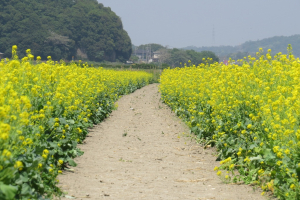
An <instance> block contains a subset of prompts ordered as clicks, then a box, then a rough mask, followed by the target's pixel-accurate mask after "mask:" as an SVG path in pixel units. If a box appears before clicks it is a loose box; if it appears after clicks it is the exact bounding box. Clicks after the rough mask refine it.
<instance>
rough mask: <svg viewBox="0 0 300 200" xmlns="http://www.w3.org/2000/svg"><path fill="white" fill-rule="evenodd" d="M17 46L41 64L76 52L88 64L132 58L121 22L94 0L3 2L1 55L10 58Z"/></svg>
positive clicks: (0, 27) (129, 44) (0, 6)
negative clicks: (82, 55)
mask: <svg viewBox="0 0 300 200" xmlns="http://www.w3.org/2000/svg"><path fill="white" fill-rule="evenodd" d="M15 44H18V48H19V52H20V57H24V56H25V50H26V48H30V49H31V50H32V53H33V55H35V56H41V57H42V59H43V60H45V59H46V57H47V56H51V57H52V59H54V60H60V59H68V60H71V58H72V56H75V58H76V54H77V50H78V49H79V50H80V51H81V52H83V54H84V56H87V58H88V59H89V60H94V61H103V60H109V61H115V60H116V59H118V60H120V61H125V60H127V59H128V58H129V57H130V55H131V51H132V48H131V40H130V38H129V36H128V34H127V32H126V31H125V30H123V25H122V21H121V19H120V18H119V17H118V16H117V15H116V14H115V13H114V12H112V11H111V10H110V8H106V7H104V6H103V5H102V4H98V2H97V1H96V0H77V1H73V0H61V1H57V0H55V1H51V0H45V1H41V0H24V1H18V0H3V1H1V2H0V52H3V53H4V57H8V58H10V57H11V52H10V48H11V46H13V45H15Z"/></svg>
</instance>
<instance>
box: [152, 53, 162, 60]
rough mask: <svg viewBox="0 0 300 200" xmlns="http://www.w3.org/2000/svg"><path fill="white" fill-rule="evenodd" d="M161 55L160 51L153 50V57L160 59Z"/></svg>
mask: <svg viewBox="0 0 300 200" xmlns="http://www.w3.org/2000/svg"><path fill="white" fill-rule="evenodd" d="M160 55H161V53H160V51H154V52H153V58H154V59H156V58H157V59H158V58H159V57H160Z"/></svg>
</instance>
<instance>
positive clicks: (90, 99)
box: [0, 46, 152, 199]
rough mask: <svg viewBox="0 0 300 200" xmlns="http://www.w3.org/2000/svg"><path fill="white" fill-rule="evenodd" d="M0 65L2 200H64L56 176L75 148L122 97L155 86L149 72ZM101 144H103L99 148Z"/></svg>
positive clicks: (25, 61) (26, 61) (24, 62)
mask: <svg viewBox="0 0 300 200" xmlns="http://www.w3.org/2000/svg"><path fill="white" fill-rule="evenodd" d="M26 53H27V56H26V57H24V58H22V59H21V60H20V59H19V58H18V56H17V46H13V48H12V54H13V57H12V59H11V60H8V59H5V60H4V59H2V60H1V62H0V74H1V75H0V199H44V198H52V197H53V195H57V196H59V195H61V191H60V189H59V188H58V187H57V186H56V185H57V182H58V180H56V177H57V175H58V174H59V173H61V172H62V171H61V170H62V169H66V168H67V164H68V165H70V166H75V165H76V163H75V162H74V161H73V160H72V159H73V158H74V157H76V156H79V155H81V154H82V152H81V151H80V150H79V149H78V148H77V147H76V145H77V144H78V143H81V142H82V141H83V139H84V138H85V136H86V135H87V133H88V128H89V127H92V126H93V124H96V123H99V122H100V121H101V120H103V119H104V118H105V117H107V116H108V114H109V113H110V112H111V111H112V109H114V107H115V106H114V102H115V101H116V100H117V99H118V98H119V97H120V95H124V94H128V93H131V92H133V91H134V90H136V89H138V88H140V87H142V86H144V85H146V84H148V83H149V82H151V81H152V75H151V74H149V73H146V72H141V71H140V72H131V71H114V70H105V69H103V68H89V67H88V66H87V65H85V64H83V63H81V64H80V65H76V64H74V63H73V64H72V63H71V64H70V65H66V64H65V63H64V62H55V61H52V60H51V57H50V56H49V57H48V61H47V62H41V61H40V57H37V58H36V60H34V56H33V55H32V54H31V51H30V49H28V50H27V51H26ZM99 145H101V144H99Z"/></svg>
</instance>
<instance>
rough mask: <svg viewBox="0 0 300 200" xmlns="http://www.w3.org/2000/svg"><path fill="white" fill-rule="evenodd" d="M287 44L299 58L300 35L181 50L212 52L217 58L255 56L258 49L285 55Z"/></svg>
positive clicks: (190, 47)
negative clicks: (239, 55) (238, 55)
mask: <svg viewBox="0 0 300 200" xmlns="http://www.w3.org/2000/svg"><path fill="white" fill-rule="evenodd" d="M288 44H291V45H292V47H293V52H294V55H295V56H297V57H300V34H296V35H292V36H274V37H270V38H265V39H262V40H257V41H247V42H245V43H243V44H241V45H237V46H210V47H208V46H204V47H195V46H188V47H185V48H183V49H186V50H188V49H192V50H195V51H198V52H201V51H212V52H214V53H215V54H217V55H218V56H219V57H230V56H232V55H236V54H238V53H240V54H241V55H246V54H255V53H256V52H257V51H258V49H259V48H263V49H264V52H267V50H268V49H271V50H272V54H273V55H274V54H276V53H279V52H282V53H283V54H286V53H287V46H288Z"/></svg>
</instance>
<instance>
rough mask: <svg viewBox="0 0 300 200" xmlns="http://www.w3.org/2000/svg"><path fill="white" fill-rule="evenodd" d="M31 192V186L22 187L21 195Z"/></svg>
mask: <svg viewBox="0 0 300 200" xmlns="http://www.w3.org/2000/svg"><path fill="white" fill-rule="evenodd" d="M29 192H30V186H29V185H28V184H27V183H24V184H23V185H22V190H21V194H28V193H29Z"/></svg>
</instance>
